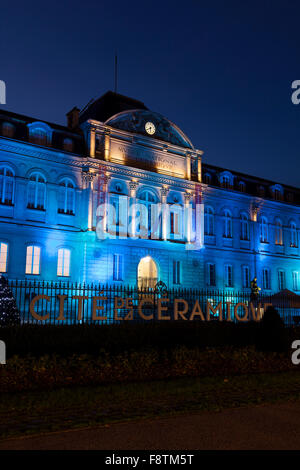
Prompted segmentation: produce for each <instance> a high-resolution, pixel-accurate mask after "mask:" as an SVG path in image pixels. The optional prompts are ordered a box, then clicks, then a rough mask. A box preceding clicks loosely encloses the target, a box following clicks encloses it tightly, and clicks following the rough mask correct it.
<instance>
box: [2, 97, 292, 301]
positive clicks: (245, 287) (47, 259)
mask: <svg viewBox="0 0 300 470" xmlns="http://www.w3.org/2000/svg"><path fill="white" fill-rule="evenodd" d="M104 96H105V99H106V100H107V95H104ZM119 96H120V95H114V94H112V96H110V98H109V99H110V100H112V102H113V105H114V106H112V109H114V111H115V109H116V106H117V99H118V97H119ZM125 98H126V97H122V99H123V101H122V103H123V102H124V99H125ZM101 100H102V101H101ZM103 100H104V98H103V97H102V98H100V99H99V100H98V101H97V102H96V105H95V103H94V104H93V105H92V106H91V108H90V109H91V112H90V115H91V116H92V117H90V116H89V108H88V109H87V110H84V113H81V115H80V114H79V116H78V117H79V121H78V122H76V115H75V124H74V119H71V120H70V121H71V122H72V126H71V127H63V126H57V125H54V124H50V123H41V122H38V121H35V120H33V119H32V118H29V117H26V116H20V115H16V114H14V113H9V112H7V111H1V110H0V227H1V232H0V248H1V251H0V272H2V273H3V274H4V275H6V276H8V277H9V278H10V279H25V278H27V279H36V280H47V281H51V280H53V281H59V280H62V281H71V282H86V283H112V284H126V285H136V283H137V282H139V281H138V278H139V277H140V271H139V269H140V267H141V264H140V262H141V260H145V259H147V260H148V261H149V260H150V259H151V263H154V265H153V266H154V268H153V269H155V270H156V272H155V279H156V280H162V281H163V282H164V283H166V284H167V285H168V286H169V287H187V288H190V287H198V288H201V287H204V288H206V287H209V288H217V289H228V291H232V290H240V291H249V290H250V280H252V279H253V278H254V277H257V278H258V285H259V286H260V287H262V289H263V290H264V291H266V292H277V291H279V290H283V289H285V288H287V289H289V290H292V291H295V292H298V291H300V248H299V227H300V190H299V189H297V188H292V187H288V186H284V185H280V184H276V183H274V182H271V181H267V180H261V179H258V178H255V177H252V176H249V175H242V174H239V173H237V172H234V171H228V170H225V169H220V168H216V167H213V166H211V165H209V164H207V163H205V162H203V161H202V159H203V157H202V154H203V152H202V151H200V150H197V149H195V148H194V147H193V145H192V143H191V142H190V140H189V139H188V138H187V137H186V136H185V134H184V133H183V132H182V131H181V130H180V129H179V128H178V127H177V126H176V125H175V124H173V123H172V122H170V121H169V120H167V119H166V118H164V117H162V116H161V115H159V114H158V113H152V112H151V111H149V110H147V108H145V106H144V105H143V104H141V109H139V102H134V104H131V102H130V99H128V100H129V101H128V102H127V104H128V109H125V110H124V104H123V108H121V110H120V111H119V112H114V113H113V114H112V115H110V114H109V106H108V105H107V104H105V113H106V117H107V116H108V118H107V119H106V120H105V121H104V120H101V119H102V118H101V116H102V115H101V112H102V111H101V109H102V108H103V102H104V101H103ZM125 101H126V100H125ZM136 103H137V104H136ZM142 105H143V106H142ZM101 106H102V108H101ZM135 106H136V108H135ZM125 107H126V106H125ZM132 108H133V109H132ZM74 109H75V110H77V108H74ZM77 112H78V110H77ZM97 112H98V114H99V117H97ZM103 112H104V111H103ZM69 114H70V113H69ZM69 114H68V117H69ZM80 116H81V118H80ZM73 118H74V116H73ZM96 118H97V119H96ZM147 123H150V124H151V125H152V126H153V127H151V126H150V127H149V126H148V127H149V129H150V130H151V132H153V129H154V133H152V134H149V133H148V132H147V130H146V127H147V126H146V125H147ZM120 201H122V203H120ZM134 203H140V204H142V205H144V206H146V207H147V211H149V210H150V212H149V213H152V212H151V211H152V209H149V207H152V206H153V205H158V206H159V207H160V208H161V216H160V217H161V218H160V222H159V225H158V227H157V228H156V230H157V236H156V237H155V239H151V238H150V239H145V238H141V237H139V233H140V232H139V230H140V229H141V225H142V224H141V220H142V219H139V222H136V223H135V225H134V226H133V225H130V223H131V224H132V223H133V222H132V221H133V220H134V218H133V214H132V213H131V216H132V218H131V219H130V217H127V216H129V212H130V211H131V208H132V207H133V204H134ZM103 204H106V206H105V207H111V206H113V207H115V209H116V211H117V213H116V214H115V215H114V217H115V218H116V220H114V221H113V225H114V227H115V228H116V229H117V232H119V233H120V231H121V233H123V232H122V230H123V229H122V227H121V225H122V223H121V222H120V219H122V217H125V216H126V219H127V220H128V222H129V225H130V227H131V228H126V230H125V231H126V233H125V235H124V233H123V236H122V237H120V236H116V237H109V236H108V237H107V238H105V239H100V238H99V236H98V234H97V226H98V224H104V225H105V230H106V231H107V230H108V226H109V224H110V223H111V217H112V216H111V214H110V213H108V214H106V215H105V216H104V217H101V216H100V217H99V214H98V215H97V209H98V208H99V206H101V205H102V206H103ZM198 206H199V207H200V213H199V214H200V216H199V218H197V216H196V213H197V207H198ZM188 208H190V210H189V209H188ZM177 209H178V212H176V211H177ZM137 210H138V209H137ZM169 210H171V212H172V213H173V215H170V212H169ZM126 211H127V212H126ZM125 212H126V214H125ZM147 213H148V212H147ZM135 216H137V214H136V213H135ZM104 225H103V227H104ZM103 227H102V228H103ZM132 227H133V230H134V231H135V235H136V236H135V238H132V237H130V233H129V231H130V230H132ZM148 228H149V227H148ZM196 242H197V243H196Z"/></svg>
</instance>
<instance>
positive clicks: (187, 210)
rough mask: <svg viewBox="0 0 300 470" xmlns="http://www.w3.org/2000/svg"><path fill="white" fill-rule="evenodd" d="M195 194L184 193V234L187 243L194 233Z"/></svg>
mask: <svg viewBox="0 0 300 470" xmlns="http://www.w3.org/2000/svg"><path fill="white" fill-rule="evenodd" d="M192 200H193V194H192V193H189V192H186V193H185V194H184V236H185V240H186V242H187V243H190V242H191V233H192V206H191V204H190V203H191V201H192Z"/></svg>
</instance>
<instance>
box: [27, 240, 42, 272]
mask: <svg viewBox="0 0 300 470" xmlns="http://www.w3.org/2000/svg"><path fill="white" fill-rule="evenodd" d="M40 255H41V249H40V247H39V246H28V247H27V251H26V270H25V273H26V274H40Z"/></svg>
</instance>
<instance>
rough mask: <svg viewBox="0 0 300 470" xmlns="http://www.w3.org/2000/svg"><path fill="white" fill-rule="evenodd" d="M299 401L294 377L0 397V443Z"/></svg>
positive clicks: (271, 375) (299, 384)
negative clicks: (142, 420)
mask: <svg viewBox="0 0 300 470" xmlns="http://www.w3.org/2000/svg"><path fill="white" fill-rule="evenodd" d="M299 398H300V374H299V373H298V372H297V371H287V372H281V373H268V374H253V375H251V374H249V375H247V376H245V375H242V376H234V377H230V376H228V377H205V378H197V377H196V378H188V377H184V378H178V379H170V380H159V381H149V382H138V383H116V384H112V385H98V386H94V387H93V386H84V387H83V386H82V387H69V388H60V389H55V390H49V391H34V392H33V391H27V392H24V391H23V392H17V393H2V394H1V401H0V437H1V438H5V437H10V436H17V435H24V434H32V433H39V432H47V431H55V430H59V429H69V428H75V427H83V426H88V425H95V424H106V423H107V424H108V423H112V422H117V421H126V420H131V419H137V418H145V417H155V416H162V415H174V414H176V413H186V412H195V411H201V410H215V411H218V410H221V409H223V408H227V407H237V406H245V405H250V404H260V403H264V402H275V401H287V400H297V399H299Z"/></svg>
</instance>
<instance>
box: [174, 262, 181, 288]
mask: <svg viewBox="0 0 300 470" xmlns="http://www.w3.org/2000/svg"><path fill="white" fill-rule="evenodd" d="M173 284H180V261H173Z"/></svg>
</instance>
